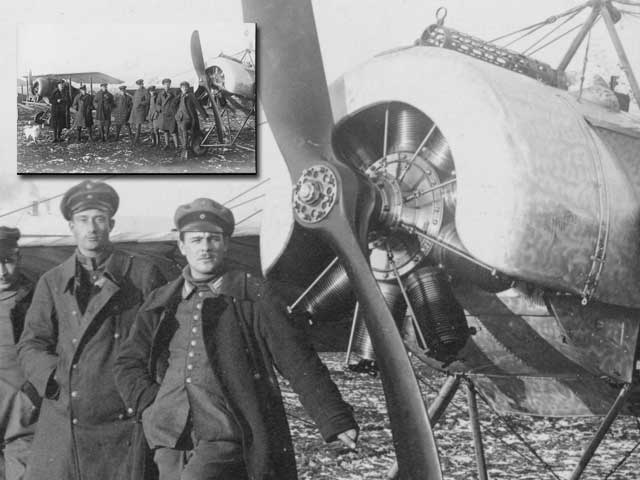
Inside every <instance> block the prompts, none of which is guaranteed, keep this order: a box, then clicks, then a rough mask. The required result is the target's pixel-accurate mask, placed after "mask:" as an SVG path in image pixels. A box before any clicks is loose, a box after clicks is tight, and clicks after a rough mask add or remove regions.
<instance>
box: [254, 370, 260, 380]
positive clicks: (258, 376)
mask: <svg viewBox="0 0 640 480" xmlns="http://www.w3.org/2000/svg"><path fill="white" fill-rule="evenodd" d="M253 378H254V379H256V380H260V374H259V373H257V372H256V373H254V374H253Z"/></svg>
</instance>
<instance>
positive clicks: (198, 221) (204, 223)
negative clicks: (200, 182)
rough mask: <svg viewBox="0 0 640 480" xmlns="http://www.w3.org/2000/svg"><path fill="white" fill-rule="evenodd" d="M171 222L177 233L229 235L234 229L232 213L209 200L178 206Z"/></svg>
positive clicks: (196, 200) (202, 199)
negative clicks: (220, 233)
mask: <svg viewBox="0 0 640 480" xmlns="http://www.w3.org/2000/svg"><path fill="white" fill-rule="evenodd" d="M173 221H174V223H175V225H176V228H177V229H178V231H179V232H219V231H220V230H222V232H223V233H225V234H226V235H231V234H232V233H233V229H234V227H235V223H236V222H235V219H234V218H233V213H232V212H231V210H229V209H228V208H227V207H225V206H224V205H221V204H219V203H218V202H216V201H215V200H211V199H209V198H196V199H195V200H194V201H193V202H191V203H187V204H186V205H180V206H179V207H178V209H177V210H176V214H175V215H174V217H173Z"/></svg>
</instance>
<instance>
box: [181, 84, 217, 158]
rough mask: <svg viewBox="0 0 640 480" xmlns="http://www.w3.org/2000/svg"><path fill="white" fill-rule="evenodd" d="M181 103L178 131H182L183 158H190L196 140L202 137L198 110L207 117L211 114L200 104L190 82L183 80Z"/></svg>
mask: <svg viewBox="0 0 640 480" xmlns="http://www.w3.org/2000/svg"><path fill="white" fill-rule="evenodd" d="M180 90H181V91H182V94H181V95H180V103H179V104H178V111H177V112H176V122H177V123H178V131H179V132H180V142H182V158H184V159H185V160H186V159H188V158H189V153H190V152H191V151H192V149H193V145H194V143H195V142H197V141H199V139H200V137H201V132H200V121H199V120H198V112H200V114H201V115H202V116H203V117H204V118H205V119H206V118H209V115H208V114H207V112H206V111H205V109H204V108H203V107H202V105H200V102H199V101H198V100H197V99H196V96H195V95H194V94H193V92H191V87H190V86H189V82H181V83H180Z"/></svg>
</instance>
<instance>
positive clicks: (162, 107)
mask: <svg viewBox="0 0 640 480" xmlns="http://www.w3.org/2000/svg"><path fill="white" fill-rule="evenodd" d="M179 101H180V98H179V97H177V96H176V95H174V93H173V92H172V91H171V79H170V78H163V79H162V91H161V92H160V93H159V94H158V98H157V99H156V111H157V112H158V120H159V122H158V129H159V130H162V132H163V133H164V146H163V148H162V149H163V150H168V149H169V134H171V140H173V144H174V146H175V148H176V150H177V149H178V133H177V132H178V127H177V124H176V118H175V117H176V111H177V109H178V103H179Z"/></svg>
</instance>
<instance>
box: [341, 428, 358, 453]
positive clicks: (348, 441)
mask: <svg viewBox="0 0 640 480" xmlns="http://www.w3.org/2000/svg"><path fill="white" fill-rule="evenodd" d="M338 440H340V441H341V442H342V443H343V444H344V445H345V446H346V447H347V448H350V449H351V450H355V449H356V442H357V441H358V431H357V430H356V429H355V428H352V429H350V430H346V431H344V432H342V433H339V434H338Z"/></svg>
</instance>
